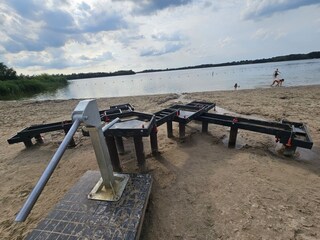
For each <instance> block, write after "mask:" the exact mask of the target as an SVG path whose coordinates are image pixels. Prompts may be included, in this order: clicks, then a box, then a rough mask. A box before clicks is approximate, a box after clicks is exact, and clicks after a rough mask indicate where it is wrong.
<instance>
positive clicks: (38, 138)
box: [35, 134, 43, 143]
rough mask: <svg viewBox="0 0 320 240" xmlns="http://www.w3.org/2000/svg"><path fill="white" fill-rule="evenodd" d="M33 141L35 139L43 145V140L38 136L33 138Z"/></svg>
mask: <svg viewBox="0 0 320 240" xmlns="http://www.w3.org/2000/svg"><path fill="white" fill-rule="evenodd" d="M35 139H36V141H37V143H43V139H42V137H41V135H40V134H39V135H37V136H35Z"/></svg>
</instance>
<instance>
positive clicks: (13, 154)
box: [0, 85, 320, 240]
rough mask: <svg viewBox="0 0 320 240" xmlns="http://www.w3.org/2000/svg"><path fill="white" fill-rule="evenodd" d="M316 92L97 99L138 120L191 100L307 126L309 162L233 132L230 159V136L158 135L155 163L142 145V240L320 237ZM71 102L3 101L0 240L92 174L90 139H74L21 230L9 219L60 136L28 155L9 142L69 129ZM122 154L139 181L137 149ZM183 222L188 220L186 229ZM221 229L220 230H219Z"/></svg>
mask: <svg viewBox="0 0 320 240" xmlns="http://www.w3.org/2000/svg"><path fill="white" fill-rule="evenodd" d="M319 92H320V85H312V86H310V85H307V86H297V87H273V88H268V89H249V90H245V89H240V90H237V91H235V90H230V91H208V92H196V93H182V94H158V95H143V96H130V97H112V98H99V99H97V102H98V106H99V109H107V108H109V106H111V105H116V104H124V103H130V104H132V105H133V106H134V108H135V110H136V111H139V112H146V113H154V112H156V111H159V110H161V109H163V108H167V107H169V106H171V105H173V104H179V103H182V104H183V103H188V102H190V101H193V100H199V101H207V102H215V103H216V105H217V106H218V107H221V108H223V109H226V110H228V111H231V112H235V113H237V114H243V115H245V116H247V117H248V118H250V116H252V117H253V116H260V117H263V118H264V119H267V120H270V121H280V120H281V119H284V118H285V119H287V120H290V121H296V122H304V123H306V124H307V126H308V129H309V131H310V134H311V137H312V140H313V142H314V146H313V149H312V150H308V155H307V156H305V155H304V153H303V152H300V151H298V154H299V155H298V154H297V156H295V157H294V158H292V159H290V158H285V157H283V156H281V155H278V154H275V152H274V151H271V150H270V149H274V148H275V146H276V145H275V141H274V139H273V138H270V137H268V136H266V135H264V134H256V133H252V132H248V131H240V132H239V134H238V136H239V138H241V141H243V143H244V145H243V147H242V148H241V149H228V148H227V147H226V146H225V145H224V143H223V139H224V138H225V137H226V136H228V134H229V132H228V129H226V128H225V127H222V126H213V125H212V126H211V125H210V127H209V133H208V134H202V133H201V125H199V124H198V123H196V122H191V123H190V124H188V125H187V127H186V136H187V137H186V139H185V141H184V142H180V141H179V139H178V138H177V136H178V126H177V125H176V124H174V126H173V128H174V129H173V130H174V136H175V137H174V138H172V139H169V138H167V136H166V126H164V125H163V126H161V127H160V128H159V131H158V143H159V150H160V152H161V155H160V157H158V158H157V157H153V156H152V155H151V154H150V143H149V140H148V139H144V146H145V154H146V162H147V168H148V169H149V171H150V173H151V174H152V177H153V179H154V185H153V187H152V193H151V199H150V202H149V208H148V212H147V214H146V216H145V222H144V225H143V231H142V235H141V239H142V240H147V239H174V238H177V237H178V238H181V239H190V238H194V237H195V236H196V237H197V239H217V238H219V237H220V238H222V239H257V238H259V237H262V238H265V239H276V238H281V239H290V238H293V237H294V236H295V237H297V236H298V237H301V238H305V237H309V238H310V239H317V238H319V237H320V235H319V232H320V213H319V211H318V208H319V199H320V178H319V176H320V155H319V152H320V148H319V146H320V126H319V122H320V108H319V103H320V94H319ZM78 102H79V100H78V99H71V100H43V101H39V100H23V101H9V102H8V101H0V114H1V116H3V117H2V118H1V119H0V131H1V133H2V136H3V137H2V138H1V144H0V171H1V174H0V181H1V182H2V183H3V184H2V187H1V189H0V197H1V198H0V206H1V208H2V209H3V214H2V215H1V216H0V234H1V236H2V238H3V239H8V240H9V239H10V240H11V239H21V238H23V237H25V236H26V235H27V233H28V232H29V231H31V230H32V228H33V227H35V226H36V225H37V223H38V222H39V221H40V220H41V219H42V218H43V216H45V215H47V214H48V213H49V211H50V209H52V207H53V206H54V205H55V204H56V203H58V202H59V200H60V199H61V198H62V197H63V196H64V194H65V193H66V192H67V191H68V190H69V189H70V188H71V187H72V186H73V185H74V184H75V183H76V182H77V181H78V179H79V178H80V177H81V176H82V175H83V174H84V173H85V172H86V171H88V170H97V169H98V167H97V163H96V160H95V157H94V154H93V150H92V146H91V142H90V139H88V138H85V137H83V136H82V135H81V132H80V131H79V132H78V133H76V135H75V140H76V143H77V146H76V147H75V148H72V149H71V148H70V149H67V151H66V152H65V154H64V156H63V158H62V160H61V161H60V163H59V165H58V167H57V169H56V170H55V172H54V174H53V176H52V177H51V179H50V180H49V182H48V184H47V186H46V187H45V189H44V191H43V193H42V195H41V196H40V198H39V199H38V202H37V203H36V205H35V207H34V209H33V210H32V212H31V215H30V216H29V217H28V218H27V220H26V222H24V223H15V222H14V218H15V215H16V213H17V212H18V210H19V209H20V208H21V207H22V205H23V203H24V201H25V200H26V198H27V196H28V194H29V192H30V191H31V190H32V188H33V187H34V185H35V183H36V182H37V181H38V179H39V177H40V176H41V174H42V172H43V170H44V168H45V167H46V165H47V164H48V161H50V159H51V158H52V156H53V154H54V153H55V151H56V149H57V147H58V146H59V144H60V143H61V141H62V139H63V137H64V133H63V132H51V133H46V134H44V135H43V138H44V141H45V142H44V144H42V145H37V144H36V145H35V146H34V147H32V148H30V149H25V147H24V145H23V143H19V144H13V145H9V144H8V143H7V141H6V140H7V139H8V138H10V137H12V136H13V135H14V134H16V132H18V131H20V130H22V129H23V128H25V127H28V126H30V125H32V124H37V123H51V122H56V121H64V120H69V119H71V114H72V111H73V110H74V108H75V106H76V105H77V104H78ZM124 143H125V147H126V150H127V153H126V154H125V155H122V156H121V157H120V161H121V163H122V165H123V168H124V170H125V171H126V172H137V166H136V160H135V154H134V145H133V143H132V141H131V139H125V141H124ZM190 216H193V218H192V219H191V218H190ZM217 219H219V221H218V220H217Z"/></svg>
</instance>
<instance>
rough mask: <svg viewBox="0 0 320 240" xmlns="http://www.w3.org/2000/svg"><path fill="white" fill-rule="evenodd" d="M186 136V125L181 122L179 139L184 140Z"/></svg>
mask: <svg viewBox="0 0 320 240" xmlns="http://www.w3.org/2000/svg"><path fill="white" fill-rule="evenodd" d="M185 136H186V124H184V123H180V122H179V138H180V139H183V138H185Z"/></svg>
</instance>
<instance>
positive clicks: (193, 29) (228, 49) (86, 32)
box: [0, 0, 320, 74]
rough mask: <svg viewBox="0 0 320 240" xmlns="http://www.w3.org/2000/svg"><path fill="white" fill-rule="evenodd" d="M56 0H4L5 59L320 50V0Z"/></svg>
mask: <svg viewBox="0 0 320 240" xmlns="http://www.w3.org/2000/svg"><path fill="white" fill-rule="evenodd" d="M57 1H58V0H50V1H45V2H43V1H40V0H24V1H20V0H10V1H9V0H6V1H5V2H1V3H0V23H1V25H0V52H1V57H0V61H4V63H5V64H8V66H9V67H13V68H15V69H16V70H17V71H18V72H19V73H20V72H22V73H28V74H34V73H42V72H49V73H53V72H55V73H59V72H61V73H71V72H94V71H107V72H109V71H117V70H119V69H133V70H135V71H140V70H144V69H150V68H170V67H182V66H190V65H197V64H203V63H220V62H226V61H234V60H243V59H257V58H263V57H272V56H276V55H282V54H290V53H297V52H298V53H301V52H305V51H316V50H319V47H318V42H320V36H319V32H320V24H319V8H318V7H316V8H315V7H314V6H318V5H316V4H317V2H318V1H298V0H292V1H289V0H261V1H244V0H226V1H208V0H197V1H195V0H193V1H192V0H186V1H184V0H176V1H169V0H165V1H160V0H156V1H151V0H150V1H149V0H148V1H146V0H139V1H133V0H113V1H112V0H102V1H84V0H73V1H67V0H60V1H59V2H58V4H56V3H57ZM280 11H281V14H277V13H279V12H280ZM248 19H250V20H254V21H247V20H248ZM317 19H318V21H317ZM255 20H257V21H255ZM306 36H310V37H306Z"/></svg>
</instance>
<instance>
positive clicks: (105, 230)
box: [26, 171, 152, 240]
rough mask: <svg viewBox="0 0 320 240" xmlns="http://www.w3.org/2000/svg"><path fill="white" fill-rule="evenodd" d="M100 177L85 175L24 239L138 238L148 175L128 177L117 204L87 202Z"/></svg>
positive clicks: (148, 190) (88, 173)
mask: <svg viewBox="0 0 320 240" xmlns="http://www.w3.org/2000/svg"><path fill="white" fill-rule="evenodd" d="M99 178H100V172H98V171H88V172H86V173H85V174H84V175H83V176H82V177H81V179H80V180H79V182H78V183H77V184H75V185H74V187H73V188H72V189H71V190H70V191H69V192H68V193H67V194H66V195H65V196H64V198H63V199H62V200H61V201H60V202H59V203H58V204H57V205H56V206H55V208H54V209H53V210H52V211H51V212H50V213H49V215H48V216H47V217H46V218H45V219H43V220H42V221H41V222H40V223H39V224H38V226H37V227H36V228H35V229H34V230H33V231H32V232H31V233H30V234H29V235H28V236H27V238H26V239H30V240H31V239H32V240H36V239H41V240H49V239H65V240H73V239H80V240H84V239H92V240H95V239H112V240H115V239H128V240H129V239H130V240H131V239H138V238H139V236H140V231H141V226H142V223H143V218H144V213H145V210H146V206H147V203H148V199H149V195H150V191H151V185H152V178H151V175H149V174H130V179H129V182H128V184H127V186H126V188H125V190H124V192H123V195H122V197H121V199H120V200H119V201H117V202H103V201H93V200H88V199H87V195H88V193H89V192H90V191H91V189H92V187H93V186H94V185H95V184H96V183H97V181H98V180H99Z"/></svg>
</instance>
